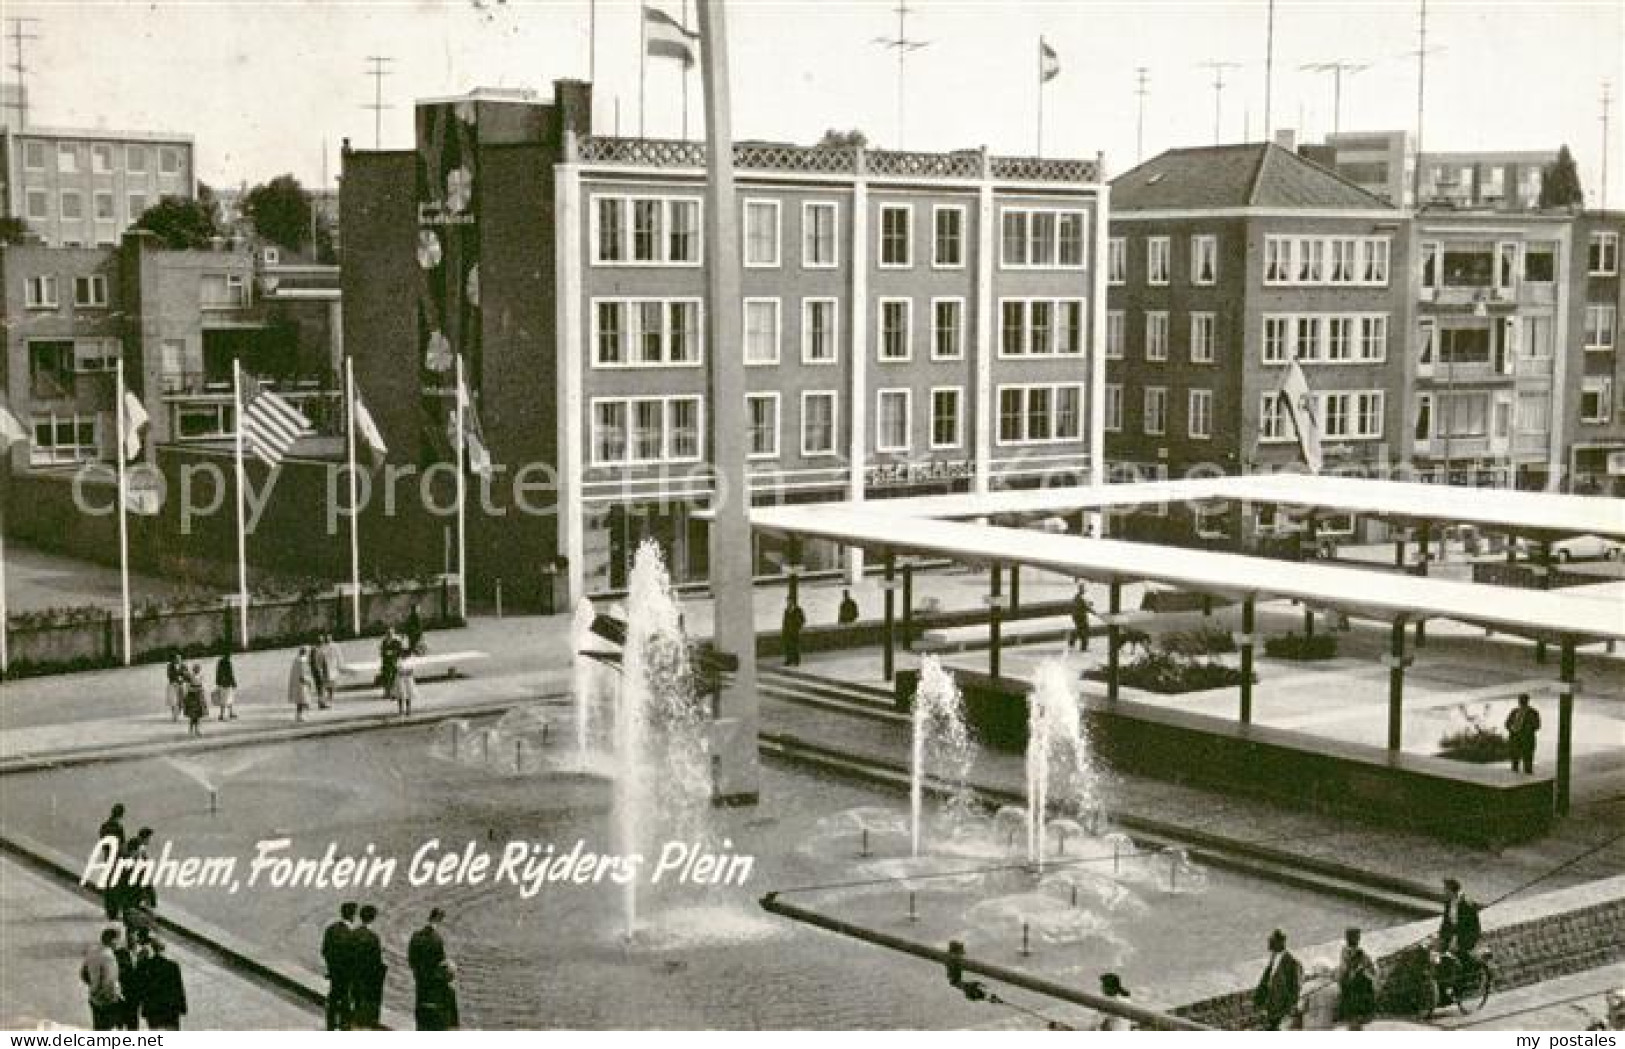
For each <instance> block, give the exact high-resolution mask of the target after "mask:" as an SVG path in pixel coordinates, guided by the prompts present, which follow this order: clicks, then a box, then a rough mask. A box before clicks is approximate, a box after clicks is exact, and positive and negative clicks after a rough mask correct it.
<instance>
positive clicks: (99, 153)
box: [23, 142, 181, 175]
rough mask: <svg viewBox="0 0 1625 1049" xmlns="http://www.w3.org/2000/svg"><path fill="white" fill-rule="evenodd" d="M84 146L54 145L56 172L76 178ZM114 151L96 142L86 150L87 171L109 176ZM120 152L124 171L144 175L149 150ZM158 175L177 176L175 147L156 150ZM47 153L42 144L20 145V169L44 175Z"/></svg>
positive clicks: (178, 164)
mask: <svg viewBox="0 0 1625 1049" xmlns="http://www.w3.org/2000/svg"><path fill="white" fill-rule="evenodd" d="M85 148H86V147H85V146H84V145H83V144H81V143H78V142H58V143H57V146H56V169H57V171H59V172H61V173H62V174H64V175H75V174H78V173H79V172H80V171H81V170H83V168H82V167H81V161H80V158H81V157H83V156H84V153H85ZM117 148H118V147H115V146H113V145H112V144H111V143H107V142H99V143H92V144H91V145H90V146H89V151H90V170H91V171H92V172H93V173H95V174H97V175H108V174H112V172H113V160H114V157H115V155H116V150H117ZM122 148H123V151H124V170H126V171H129V172H132V173H134V174H138V175H144V174H146V173H147V164H148V159H147V158H148V155H149V153H150V151H151V150H152V149H153V147H151V146H135V145H127V146H124V147H122ZM157 153H158V173H159V174H160V175H179V174H180V173H181V151H180V148H179V147H176V146H158V147H157ZM50 155H51V150H50V149H49V148H48V147H47V145H46V143H44V142H24V143H23V166H24V167H25V168H27V169H28V170H29V171H44V170H45V165H46V163H47V161H48V160H49V158H50Z"/></svg>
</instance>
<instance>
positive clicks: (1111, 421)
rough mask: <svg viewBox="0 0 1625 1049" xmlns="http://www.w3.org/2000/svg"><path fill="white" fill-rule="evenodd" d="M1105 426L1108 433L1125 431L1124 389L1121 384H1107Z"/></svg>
mask: <svg viewBox="0 0 1625 1049" xmlns="http://www.w3.org/2000/svg"><path fill="white" fill-rule="evenodd" d="M1103 424H1104V426H1105V428H1106V432H1107V433H1121V432H1122V431H1123V387H1122V385H1121V384H1119V383H1115V382H1113V383H1107V384H1106V415H1105V418H1104V420H1103Z"/></svg>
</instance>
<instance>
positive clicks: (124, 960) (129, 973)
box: [113, 937, 145, 1031]
mask: <svg viewBox="0 0 1625 1049" xmlns="http://www.w3.org/2000/svg"><path fill="white" fill-rule="evenodd" d="M142 950H143V951H145V947H144V946H143V947H142ZM113 958H114V959H115V960H116V961H117V962H118V985H119V991H120V993H122V994H123V995H124V1001H123V1002H121V1003H120V1005H119V1008H118V1010H117V1012H116V1013H115V1019H114V1021H113V1026H114V1027H117V1028H121V1029H123V1030H126V1031H139V1030H141V977H140V974H139V972H138V970H139V968H140V966H141V962H142V961H143V960H144V959H145V954H144V953H143V954H137V952H136V945H135V944H133V943H131V942H130V941H129V939H128V937H126V938H125V939H124V940H123V942H121V943H117V944H114V945H113Z"/></svg>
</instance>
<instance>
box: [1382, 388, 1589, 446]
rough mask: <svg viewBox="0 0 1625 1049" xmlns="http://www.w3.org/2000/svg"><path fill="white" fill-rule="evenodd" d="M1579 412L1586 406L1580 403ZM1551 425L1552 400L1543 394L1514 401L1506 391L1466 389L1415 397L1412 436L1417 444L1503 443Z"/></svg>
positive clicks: (1538, 432)
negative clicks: (1456, 441)
mask: <svg viewBox="0 0 1625 1049" xmlns="http://www.w3.org/2000/svg"><path fill="white" fill-rule="evenodd" d="M1581 411H1582V413H1583V412H1584V411H1585V406H1584V404H1583V400H1582V407H1581ZM1551 426H1552V398H1551V394H1550V393H1548V392H1546V391H1534V392H1520V393H1519V394H1518V395H1517V398H1516V400H1514V398H1513V396H1512V394H1511V393H1510V392H1507V391H1493V392H1491V391H1485V390H1467V391H1458V392H1454V393H1451V392H1427V393H1418V394H1417V395H1416V424H1415V430H1414V436H1415V438H1416V439H1417V440H1418V441H1430V440H1454V439H1463V440H1483V439H1486V438H1488V439H1490V440H1494V441H1506V440H1508V439H1510V437H1511V435H1512V433H1513V431H1514V430H1516V431H1517V432H1518V433H1520V434H1528V435H1531V436H1544V435H1546V434H1549V433H1550V431H1551Z"/></svg>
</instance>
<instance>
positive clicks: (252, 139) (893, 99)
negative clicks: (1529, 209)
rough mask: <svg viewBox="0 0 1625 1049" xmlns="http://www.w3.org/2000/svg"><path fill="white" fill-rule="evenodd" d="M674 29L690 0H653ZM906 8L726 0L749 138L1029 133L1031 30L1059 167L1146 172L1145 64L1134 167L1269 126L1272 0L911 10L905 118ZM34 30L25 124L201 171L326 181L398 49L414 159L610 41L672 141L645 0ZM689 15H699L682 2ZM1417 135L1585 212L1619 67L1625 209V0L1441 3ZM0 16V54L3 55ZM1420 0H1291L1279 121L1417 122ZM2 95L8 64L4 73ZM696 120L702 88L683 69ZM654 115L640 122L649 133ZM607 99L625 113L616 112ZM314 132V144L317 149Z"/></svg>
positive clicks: (367, 5) (1079, 0) (200, 13)
mask: <svg viewBox="0 0 1625 1049" xmlns="http://www.w3.org/2000/svg"><path fill="white" fill-rule="evenodd" d="M650 2H651V3H653V4H655V6H659V7H661V8H663V9H664V10H666V11H667V12H669V13H671V14H673V15H674V16H677V17H679V18H682V17H683V12H684V8H685V7H689V8H692V6H693V2H694V0H650ZM896 6H897V0H797V2H789V0H730V2H729V4H728V14H727V18H728V38H729V54H730V60H731V64H732V81H733V94H734V98H733V113H734V133H735V136H736V137H737V138H754V139H766V140H772V141H784V142H800V143H809V142H813V141H816V140H817V139H818V137H819V136H820V135H821V134H822V133H823V132H824V130H825V129H827V128H841V129H847V128H859V129H862V130H863V131H864V132H866V133H867V134H868V136H869V139H870V141H871V142H872V143H873V144H875V145H878V146H882V147H888V148H892V147H896V146H898V145H899V144H901V145H902V146H904V147H906V148H909V149H931V150H946V149H958V148H970V147H975V146H981V145H985V146H987V147H988V148H989V149H990V150H992V151H993V152H995V153H1001V154H1009V153H1031V152H1033V151H1034V150H1035V148H1036V146H1037V143H1036V139H1037V113H1038V94H1039V89H1038V86H1037V67H1038V55H1037V51H1038V47H1037V42H1038V39H1039V37H1040V36H1042V37H1043V38H1044V39H1046V40H1047V41H1048V42H1049V44H1050V46H1051V47H1053V48H1054V49H1055V51H1056V52H1057V53H1058V55H1059V58H1060V63H1061V74H1060V76H1058V77H1057V78H1056V79H1054V80H1052V81H1051V82H1050V83H1049V84H1048V86H1047V88H1046V89H1045V90H1044V143H1043V152H1044V154H1045V155H1046V156H1093V155H1094V154H1095V153H1096V152H1104V153H1105V155H1106V163H1107V168H1108V171H1109V172H1111V173H1116V172H1121V171H1124V170H1126V169H1128V168H1129V167H1132V166H1133V165H1134V164H1135V162H1136V160H1137V157H1136V122H1137V112H1138V103H1139V98H1138V96H1137V95H1136V94H1135V85H1136V69H1137V68H1138V67H1142V66H1143V67H1145V68H1146V70H1147V78H1148V91H1149V94H1148V95H1147V96H1146V97H1145V132H1144V134H1145V142H1144V148H1145V156H1146V157H1151V156H1154V155H1155V154H1156V153H1157V152H1159V151H1161V150H1163V149H1167V148H1171V147H1176V146H1200V145H1208V144H1211V143H1212V142H1213V141H1214V120H1215V112H1214V103H1215V91H1214V88H1213V81H1214V72H1213V70H1212V69H1210V68H1208V67H1207V65H1206V63H1212V62H1225V63H1235V66H1234V67H1229V68H1226V69H1225V70H1224V71H1223V76H1224V80H1225V87H1224V89H1223V91H1222V92H1220V93H1219V101H1220V104H1221V107H1222V108H1221V121H1220V135H1221V137H1222V139H1223V140H1224V141H1227V142H1238V141H1246V140H1258V139H1261V138H1262V137H1263V134H1264V108H1265V105H1264V95H1265V91H1264V83H1265V77H1264V65H1265V63H1264V55H1265V41H1266V15H1267V6H1266V3H1265V2H1263V0H1258V2H1251V3H1243V2H1224V3H1218V2H1208V3H1191V2H1155V0H1140V2H1133V3H1125V2H1121V0H1117V2H1108V0H1099V2H1096V0H1048V2H1030V3H1029V2H1015V0H1005V2H992V0H908V6H909V14H908V16H907V23H906V30H905V32H906V36H907V38H908V39H910V40H912V41H917V42H923V43H925V44H926V45H927V46H925V47H922V48H919V49H917V50H912V51H910V52H909V53H908V54H907V56H906V59H905V75H904V78H903V84H904V95H903V101H904V105H903V114H902V115H903V119H902V123H901V126H900V125H899V119H898V118H899V112H898V104H897V100H898V91H897V87H898V65H897V61H896V57H895V56H896V52H895V50H893V49H890V48H888V47H886V46H885V45H884V44H883V43H880V42H878V41H881V40H884V39H888V38H895V37H896V36H897V33H898V16H897V14H896V11H895V8H896ZM4 7H5V15H6V17H7V18H8V19H10V18H17V17H24V18H34V19H38V22H31V23H28V24H27V25H26V31H27V32H29V33H31V34H33V35H34V36H36V37H38V39H37V40H32V41H29V42H27V44H26V47H27V50H26V53H25V58H26V64H27V66H28V67H29V68H30V70H31V73H30V79H29V86H30V91H29V95H30V102H31V112H30V122H31V123H33V124H35V125H42V126H52V127H56V126H70V127H80V126H90V127H105V128H113V129H120V130H163V131H183V132H189V133H191V134H192V135H193V136H194V137H195V139H196V142H197V166H198V174H199V177H200V178H202V179H203V180H204V181H206V182H209V183H211V184H214V185H225V186H233V185H237V184H239V183H242V182H247V183H250V184H252V183H256V182H262V181H265V180H266V179H269V178H271V177H273V176H275V175H277V174H280V173H282V172H285V171H291V172H293V173H294V174H295V175H296V176H298V177H299V178H300V180H301V181H303V182H305V183H306V184H308V185H315V184H318V183H320V182H321V181H322V174H323V166H324V165H323V156H324V148H325V155H326V158H327V160H326V172H327V180H328V183H329V184H331V183H332V181H333V180H334V179H335V178H336V176H337V174H338V170H339V160H338V156H339V147H340V142H341V140H342V139H344V138H345V137H349V138H350V139H351V140H352V142H353V143H354V145H355V146H356V147H357V148H367V147H370V146H371V145H372V144H373V141H374V113H373V112H372V111H370V110H368V109H366V108H364V107H365V106H366V105H367V104H369V103H371V102H372V100H373V91H374V86H375V85H374V81H373V80H372V79H371V78H369V77H368V75H367V69H368V64H367V61H366V59H367V57H368V56H372V55H379V56H387V57H389V58H390V59H391V61H390V62H389V63H388V65H387V69H388V71H389V75H388V76H386V77H384V78H383V80H382V85H381V86H382V96H383V101H384V103H385V104H386V105H389V106H391V107H392V108H390V109H387V110H384V111H383V113H382V137H381V140H382V144H383V146H384V147H385V148H407V147H409V146H410V145H411V144H412V143H411V135H412V103H413V102H414V100H416V99H419V98H429V97H437V96H445V95H451V94H460V93H462V92H464V91H467V90H469V89H471V88H474V87H479V86H483V87H530V88H536V89H540V90H541V91H542V92H543V94H544V96H550V95H551V88H550V86H549V85H550V82H551V81H552V80H553V79H555V78H562V77H575V78H580V79H586V78H588V76H589V71H590V70H591V69H592V65H591V63H592V61H593V59H592V52H593V51H594V50H595V51H596V80H597V85H596V88H595V106H594V122H595V127H596V130H598V131H599V132H600V133H605V132H612V131H614V130H615V128H616V126H617V119H618V121H619V129H620V131H621V133H622V134H629V135H630V134H637V133H638V128H639V125H640V122H641V123H642V125H643V128H644V130H645V132H646V133H647V134H648V135H650V136H653V137H673V138H675V137H677V136H678V135H679V134H680V131H681V126H682V102H681V98H682V85H683V79H684V78H683V74H682V72H681V69H682V67H681V66H680V64H678V63H677V62H675V61H672V60H669V59H660V58H655V59H651V60H649V62H648V63H647V65H646V66H645V68H644V71H643V74H644V76H643V79H644V88H643V92H642V97H643V103H642V105H641V106H640V102H639V98H640V90H639V79H640V75H639V73H640V70H639V66H640V63H639V60H638V56H639V50H640V48H639V24H638V22H639V20H638V4H637V3H636V2H621V0H598V2H597V3H596V5H595V9H596V26H597V31H596V34H595V35H596V48H593V47H591V46H590V45H589V40H590V39H591V34H589V24H590V23H592V22H593V19H592V18H591V17H590V14H591V11H592V10H593V9H594V5H592V4H590V3H589V0H187V2H180V0H156V2H153V0H148V2H136V0H103V2H87V0H7V2H6V3H5V5H4ZM689 18H690V21H691V23H692V20H693V14H692V11H690V13H689ZM1427 27H1428V49H1429V52H1430V53H1429V55H1428V64H1427V93H1426V111H1425V138H1424V148H1425V149H1428V150H1469V149H1551V148H1555V147H1556V146H1557V145H1559V144H1561V143H1567V144H1568V145H1569V147H1570V148H1571V150H1572V151H1573V152H1574V154H1575V158H1576V160H1577V161H1578V163H1579V165H1580V174H1581V179H1582V182H1583V183H1584V184H1585V186H1586V188H1587V192H1588V196H1589V197H1591V198H1592V203H1596V194H1597V190H1598V188H1599V170H1600V167H1601V160H1602V123H1601V120H1600V117H1601V103H1600V99H1601V94H1602V84H1603V82H1604V81H1611V83H1612V93H1613V96H1614V99H1615V103H1614V107H1613V109H1614V118H1613V121H1612V125H1613V126H1612V131H1611V134H1610V140H1611V149H1610V151H1609V152H1610V158H1609V168H1610V171H1609V183H1610V191H1609V203H1610V204H1611V206H1613V207H1616V208H1617V207H1625V127H1622V126H1621V125H1625V119H1622V118H1625V106H1622V105H1620V103H1619V101H1618V100H1619V98H1620V97H1621V95H1625V4H1622V3H1619V2H1618V0H1606V2H1592V3H1580V2H1572V3H1564V2H1555V0H1542V2H1538V3H1514V2H1485V0H1479V2H1472V3H1468V2H1455V3H1450V2H1445V0H1432V2H1430V3H1429V4H1428V10H1427ZM10 28H11V27H10V26H9V25H8V27H7V30H8V32H7V40H6V48H5V61H6V64H7V65H8V66H9V65H10V64H11V63H12V62H13V61H14V59H15V54H14V50H13V47H12V44H11V40H10ZM1417 29H1418V5H1417V3H1416V2H1415V0H1403V2H1348V0H1344V2H1327V0H1319V2H1310V0H1276V4H1275V76H1274V87H1273V92H1272V94H1273V99H1274V103H1273V117H1274V119H1273V125H1274V127H1275V128H1277V129H1281V128H1295V129H1298V131H1299V135H1300V141H1302V140H1304V139H1305V138H1306V137H1307V139H1308V140H1315V141H1318V140H1319V139H1320V137H1321V136H1323V135H1324V134H1325V133H1326V132H1327V131H1329V130H1330V129H1331V127H1332V123H1333V83H1332V78H1331V77H1330V75H1328V74H1325V73H1316V72H1311V71H1305V70H1303V69H1302V68H1301V67H1303V66H1305V65H1310V64H1317V63H1330V62H1341V63H1353V64H1358V65H1363V66H1365V67H1366V68H1364V69H1362V70H1360V71H1359V72H1355V73H1346V74H1345V75H1344V77H1343V91H1342V109H1341V126H1342V127H1343V129H1344V130H1359V129H1364V130H1386V129H1401V128H1404V129H1414V127H1415V122H1416V88H1417V76H1416V73H1417V68H1416V67H1417V62H1416V58H1415V55H1414V52H1415V51H1416V49H1417V47H1418V36H1417ZM6 77H7V80H8V82H9V81H10V80H12V79H13V78H14V74H13V73H12V71H11V70H10V69H9V68H8V69H7V70H6ZM690 84H691V87H690V99H691V101H690V112H691V113H692V114H693V117H692V118H691V121H690V130H691V131H692V132H693V133H694V134H695V135H698V134H699V131H700V128H701V124H700V120H699V116H698V115H699V113H700V111H701V103H700V79H699V74H698V70H697V69H696V70H695V72H694V73H693V75H692V77H691V78H690ZM640 109H641V113H642V115H641V121H640ZM617 114H618V115H617ZM324 143H325V147H324Z"/></svg>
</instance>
